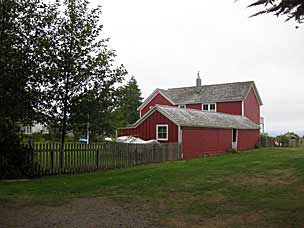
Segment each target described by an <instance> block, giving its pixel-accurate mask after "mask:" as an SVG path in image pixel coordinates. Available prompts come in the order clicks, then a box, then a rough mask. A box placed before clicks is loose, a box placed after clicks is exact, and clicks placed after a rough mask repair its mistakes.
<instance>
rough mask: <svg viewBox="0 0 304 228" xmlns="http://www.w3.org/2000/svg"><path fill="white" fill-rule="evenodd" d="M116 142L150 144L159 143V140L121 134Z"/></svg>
mask: <svg viewBox="0 0 304 228" xmlns="http://www.w3.org/2000/svg"><path fill="white" fill-rule="evenodd" d="M116 142H120V143H135V144H149V143H158V142H157V140H155V139H152V140H148V141H145V140H142V139H140V138H136V137H133V136H121V137H118V138H117V139H116Z"/></svg>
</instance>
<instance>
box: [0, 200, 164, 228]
mask: <svg viewBox="0 0 304 228" xmlns="http://www.w3.org/2000/svg"><path fill="white" fill-rule="evenodd" d="M14 227H18V228H19V227H26V228H38V227H39V228H53V227H64V228H93V227H105V228H106V227H114V228H116V227H123V228H125V227H132V228H133V227H134V228H137V227H138V228H139V227H140V228H144V227H161V226H160V225H159V218H158V217H157V215H155V214H151V213H149V212H148V211H147V210H143V208H142V207H136V206H134V205H132V207H131V206H121V205H119V206H118V205H116V204H115V203H113V202H110V201H109V200H106V199H103V198H82V199H75V200H73V201H72V202H71V203H69V204H64V205H62V206H56V207H50V206H31V207H21V208H3V207H1V205H0V228H14Z"/></svg>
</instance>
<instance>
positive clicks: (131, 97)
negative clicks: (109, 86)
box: [113, 77, 142, 128]
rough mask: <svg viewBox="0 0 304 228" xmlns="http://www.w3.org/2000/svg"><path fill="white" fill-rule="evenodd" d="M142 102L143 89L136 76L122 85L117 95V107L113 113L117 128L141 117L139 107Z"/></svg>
mask: <svg viewBox="0 0 304 228" xmlns="http://www.w3.org/2000/svg"><path fill="white" fill-rule="evenodd" d="M141 103H142V97H141V91H140V89H139V87H138V84H137V81H136V79H135V78H134V77H131V79H130V80H129V81H128V83H127V84H126V85H124V86H121V87H120V88H119V91H118V95H117V109H116V110H115V112H114V113H113V116H114V118H113V120H114V121H116V123H113V125H114V126H116V128H118V127H123V126H126V125H128V124H133V123H135V122H136V121H137V120H138V119H139V112H138V111H137V108H138V107H139V106H140V105H141Z"/></svg>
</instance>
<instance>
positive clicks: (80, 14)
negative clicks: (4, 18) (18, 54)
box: [41, 0, 126, 161]
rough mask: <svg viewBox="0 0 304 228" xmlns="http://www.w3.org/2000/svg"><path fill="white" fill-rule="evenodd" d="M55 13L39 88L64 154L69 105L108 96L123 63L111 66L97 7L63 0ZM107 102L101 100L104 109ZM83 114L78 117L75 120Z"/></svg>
mask: <svg viewBox="0 0 304 228" xmlns="http://www.w3.org/2000/svg"><path fill="white" fill-rule="evenodd" d="M61 9H63V10H62V12H61ZM55 15H56V17H55V18H54V20H52V24H51V25H50V27H49V29H48V33H47V34H46V36H45V38H44V40H43V42H44V44H45V45H44V51H43V53H44V56H42V57H41V58H42V59H43V61H44V63H43V64H42V65H43V67H44V69H43V78H45V79H46V80H45V81H44V85H43V86H41V88H42V90H43V92H44V93H45V94H47V95H48V96H47V99H46V100H45V103H48V104H49V107H48V109H47V110H46V111H45V114H47V115H48V116H49V117H50V119H52V120H54V121H53V123H55V124H57V123H60V124H61V133H62V134H61V143H62V145H61V154H62V155H63V146H64V136H65V134H66V132H67V127H68V120H69V118H70V117H71V114H72V113H71V110H72V107H77V106H78V105H80V104H81V103H82V102H85V100H88V101H89V100H90V99H91V98H92V97H93V98H96V97H100V96H102V95H105V97H108V96H106V93H107V92H108V91H110V90H112V89H113V88H114V85H115V84H116V83H119V82H121V81H122V79H123V76H124V75H125V74H126V70H125V69H124V67H123V66H122V65H121V66H118V67H115V66H114V63H113V61H114V57H115V52H114V51H113V50H111V49H109V48H108V45H107V43H108V39H101V38H100V36H101V31H102V25H101V24H100V23H99V19H100V15H101V8H100V7H97V8H95V9H89V1H88V0H66V1H64V2H63V4H60V3H58V5H57V8H56V14H55ZM109 102H110V101H109ZM109 102H108V103H109ZM108 103H103V104H104V108H107V105H108ZM88 108H90V107H88ZM84 113H85V111H84V112H83V114H82V115H80V116H78V121H79V119H81V118H82V117H83V116H84ZM82 122H83V123H84V124H86V123H87V118H82ZM62 161H63V159H62Z"/></svg>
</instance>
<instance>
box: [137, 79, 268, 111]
mask: <svg viewBox="0 0 304 228" xmlns="http://www.w3.org/2000/svg"><path fill="white" fill-rule="evenodd" d="M251 88H253V89H254V92H255V95H256V97H257V100H258V102H259V104H260V105H262V104H263V102H262V100H261V97H260V95H259V93H258V90H257V88H256V86H255V83H254V82H253V81H247V82H234V83H224V84H214V85H203V86H201V87H200V88H199V89H198V88H197V87H196V86H192V87H181V88H171V89H167V90H164V89H157V90H155V91H154V92H153V93H152V94H151V95H150V96H149V97H148V98H147V99H146V100H145V101H144V103H143V104H142V105H141V106H140V107H139V108H138V109H141V108H142V107H144V106H145V105H146V104H147V103H148V102H149V101H150V100H151V99H152V98H153V96H155V94H157V93H160V94H161V95H162V96H164V97H165V98H166V99H167V100H169V101H170V102H171V103H172V104H173V105H176V104H198V103H215V102H232V101H243V100H245V98H246V96H247V95H248V93H249V91H250V89H251Z"/></svg>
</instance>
